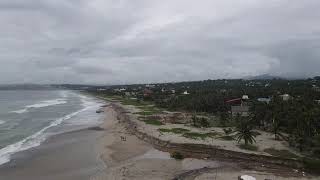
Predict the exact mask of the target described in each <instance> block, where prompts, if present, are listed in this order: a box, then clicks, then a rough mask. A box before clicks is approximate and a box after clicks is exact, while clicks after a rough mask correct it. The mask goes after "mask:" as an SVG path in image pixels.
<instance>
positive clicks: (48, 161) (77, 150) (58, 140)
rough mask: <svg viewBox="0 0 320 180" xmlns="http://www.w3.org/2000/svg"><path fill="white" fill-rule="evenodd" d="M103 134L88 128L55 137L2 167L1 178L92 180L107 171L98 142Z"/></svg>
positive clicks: (13, 157) (13, 179) (0, 168)
mask: <svg viewBox="0 0 320 180" xmlns="http://www.w3.org/2000/svg"><path fill="white" fill-rule="evenodd" d="M102 134H103V131H97V130H91V129H89V128H84V129H79V130H74V131H69V132H64V133H61V134H57V135H53V136H51V137H49V138H48V139H47V140H45V141H44V142H43V143H42V144H41V145H40V146H37V147H34V148H31V149H28V150H25V151H21V152H18V153H16V154H14V155H13V156H12V159H11V161H10V162H8V163H6V164H3V165H1V166H0V177H1V178H4V179H10V180H20V179H21V178H22V177H23V179H26V180H34V179H43V180H55V179H59V180H60V179H61V180H69V179H79V180H86V179H89V178H90V177H91V176H92V174H95V173H96V172H98V171H100V170H101V169H104V168H105V167H104V163H103V161H101V159H100V158H99V150H98V147H97V142H98V139H99V138H100V137H101V136H102Z"/></svg>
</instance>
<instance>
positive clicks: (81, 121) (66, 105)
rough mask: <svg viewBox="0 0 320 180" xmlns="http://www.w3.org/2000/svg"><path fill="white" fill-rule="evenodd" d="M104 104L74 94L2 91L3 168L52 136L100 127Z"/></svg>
mask: <svg viewBox="0 0 320 180" xmlns="http://www.w3.org/2000/svg"><path fill="white" fill-rule="evenodd" d="M101 105H102V103H101V102H99V101H98V100H97V99H95V98H93V97H89V96H85V95H83V94H81V93H79V92H75V91H67V90H32V91H29V90H28V91H27V90H14V91H0V165H1V164H4V163H7V162H9V161H10V158H11V156H12V155H13V154H14V153H17V152H21V151H24V150H27V149H30V148H33V147H36V146H39V145H40V144H41V143H42V142H43V141H45V140H46V139H47V138H48V137H50V136H52V135H55V134H59V133H64V132H67V131H73V130H77V129H82V128H86V127H91V126H95V125H98V124H99V123H101V121H102V115H101V114H96V113H95V111H96V110H97V109H98V108H99V107H100V106H101Z"/></svg>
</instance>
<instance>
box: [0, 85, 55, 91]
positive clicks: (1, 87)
mask: <svg viewBox="0 0 320 180" xmlns="http://www.w3.org/2000/svg"><path fill="white" fill-rule="evenodd" d="M50 89H53V87H52V86H50V85H39V84H2V85H0V90H50Z"/></svg>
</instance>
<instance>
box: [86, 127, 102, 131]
mask: <svg viewBox="0 0 320 180" xmlns="http://www.w3.org/2000/svg"><path fill="white" fill-rule="evenodd" d="M88 130H93V131H103V130H104V128H102V127H99V126H95V127H89V128H88Z"/></svg>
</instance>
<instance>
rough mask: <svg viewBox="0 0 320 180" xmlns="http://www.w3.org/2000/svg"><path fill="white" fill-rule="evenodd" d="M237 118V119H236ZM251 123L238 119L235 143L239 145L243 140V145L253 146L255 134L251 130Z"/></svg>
mask: <svg viewBox="0 0 320 180" xmlns="http://www.w3.org/2000/svg"><path fill="white" fill-rule="evenodd" d="M238 118H239V117H238ZM252 129H253V127H252V123H251V122H250V121H248V120H246V119H240V120H239V123H238V126H237V134H236V137H237V141H238V143H240V141H241V140H244V144H245V145H246V146H248V143H250V144H253V143H254V142H256V140H255V139H254V137H255V133H254V131H253V130H252Z"/></svg>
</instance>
